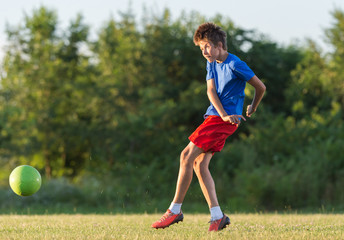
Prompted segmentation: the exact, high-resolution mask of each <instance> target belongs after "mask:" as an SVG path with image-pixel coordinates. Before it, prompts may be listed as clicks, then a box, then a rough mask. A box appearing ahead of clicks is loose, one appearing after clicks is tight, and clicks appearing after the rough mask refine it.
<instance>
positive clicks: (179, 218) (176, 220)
mask: <svg viewBox="0 0 344 240" xmlns="http://www.w3.org/2000/svg"><path fill="white" fill-rule="evenodd" d="M183 219H184V215H183V214H182V215H180V216H179V217H177V218H176V219H174V221H173V222H172V223H171V224H170V225H168V226H166V227H156V228H155V229H159V228H162V229H165V228H168V227H169V226H171V225H172V224H175V223H179V222H182V221H183Z"/></svg>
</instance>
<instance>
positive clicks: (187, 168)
mask: <svg viewBox="0 0 344 240" xmlns="http://www.w3.org/2000/svg"><path fill="white" fill-rule="evenodd" d="M203 152H204V151H203V149H201V148H199V147H197V146H196V145H195V144H193V143H192V142H190V143H189V144H188V145H187V146H186V148H185V149H184V150H183V151H182V153H181V154H180V166H179V174H178V180H177V187H176V193H175V195H174V199H173V202H174V203H182V202H183V201H184V197H185V195H186V192H187V190H188V189H189V186H190V183H191V180H192V175H193V165H194V162H195V159H196V158H197V157H198V156H199V155H200V154H201V153H203Z"/></svg>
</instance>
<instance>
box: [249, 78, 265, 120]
mask: <svg viewBox="0 0 344 240" xmlns="http://www.w3.org/2000/svg"><path fill="white" fill-rule="evenodd" d="M247 82H248V83H249V84H250V85H252V86H253V87H254V89H255V92H254V97H253V100H252V103H251V105H248V106H247V111H246V116H248V117H251V115H252V114H253V113H254V112H255V111H256V110H257V107H258V105H259V103H260V101H261V100H262V98H263V96H264V93H265V90H266V87H265V85H264V83H263V82H262V81H261V80H260V79H259V78H258V77H257V76H256V75H254V76H253V77H252V78H251V79H250V80H248V81H247Z"/></svg>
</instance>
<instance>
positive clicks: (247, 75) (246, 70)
mask: <svg viewBox="0 0 344 240" xmlns="http://www.w3.org/2000/svg"><path fill="white" fill-rule="evenodd" d="M233 71H234V74H235V75H236V76H237V77H238V78H240V79H242V80H244V81H245V82H247V81H248V80H250V79H251V78H252V77H253V76H254V75H255V74H254V72H253V71H252V70H251V68H250V67H249V66H247V64H246V63H245V62H244V61H241V60H239V61H236V62H235V63H234V66H233Z"/></svg>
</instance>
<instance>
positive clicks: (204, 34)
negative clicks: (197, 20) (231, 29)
mask: <svg viewBox="0 0 344 240" xmlns="http://www.w3.org/2000/svg"><path fill="white" fill-rule="evenodd" d="M193 41H194V43H195V45H196V46H199V43H200V41H210V42H212V43H213V44H214V45H215V46H217V45H218V43H219V42H221V43H222V48H223V49H224V50H227V34H226V32H225V31H223V30H222V29H221V28H220V27H219V26H216V25H215V24H214V23H211V22H207V23H203V24H201V25H200V26H199V27H198V28H197V30H196V31H195V34H194V37H193Z"/></svg>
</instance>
